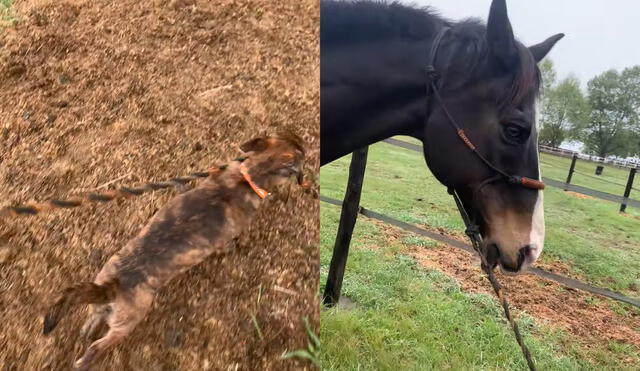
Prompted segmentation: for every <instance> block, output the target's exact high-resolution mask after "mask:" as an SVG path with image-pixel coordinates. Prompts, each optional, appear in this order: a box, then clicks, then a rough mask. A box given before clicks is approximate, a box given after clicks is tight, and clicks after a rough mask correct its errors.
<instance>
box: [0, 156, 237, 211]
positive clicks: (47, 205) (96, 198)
mask: <svg viewBox="0 0 640 371" xmlns="http://www.w3.org/2000/svg"><path fill="white" fill-rule="evenodd" d="M245 159H246V158H245V157H238V158H236V159H234V161H238V162H240V163H242V162H243V161H244V160H245ZM227 166H228V165H227V164H224V165H219V166H215V167H212V168H210V169H209V170H208V171H203V172H195V173H191V174H189V175H186V176H181V177H176V178H171V179H169V180H168V181H165V182H148V183H147V184H145V185H143V186H141V187H120V188H118V189H113V190H108V191H104V192H91V193H88V194H85V195H81V196H77V197H72V198H68V199H65V200H59V199H54V200H49V201H45V202H40V203H32V204H28V205H19V206H7V207H5V208H2V209H0V220H1V219H3V218H5V217H9V216H13V217H15V216H20V215H36V214H40V213H42V212H45V211H49V210H52V209H68V208H73V207H78V206H81V205H83V204H86V203H93V202H101V203H104V202H109V201H113V200H115V199H117V198H122V197H133V196H140V195H142V194H144V193H147V192H151V191H156V190H159V189H165V188H171V187H177V186H181V185H185V184H187V183H189V182H191V181H194V180H196V179H202V178H207V177H209V176H213V175H216V174H218V173H219V172H221V171H223V170H225V169H226V168H227Z"/></svg>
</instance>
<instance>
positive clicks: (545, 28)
mask: <svg viewBox="0 0 640 371" xmlns="http://www.w3.org/2000/svg"><path fill="white" fill-rule="evenodd" d="M401 2H402V3H405V4H416V5H419V6H424V5H431V6H433V7H434V8H436V9H438V10H439V11H440V14H441V15H443V16H444V17H445V18H449V19H453V20H458V19H462V18H467V17H479V18H482V19H483V20H484V21H486V20H487V16H488V14H489V5H490V4H491V0H414V1H411V0H401ZM507 9H508V12H509V19H510V20H511V26H512V27H513V30H514V32H515V35H516V37H517V38H518V39H520V41H522V42H523V43H524V44H525V45H531V44H536V43H538V42H540V41H542V40H544V39H546V38H547V37H549V36H551V35H553V34H556V33H559V32H562V33H564V34H565V37H564V39H562V40H560V41H559V42H558V44H556V46H555V47H554V48H553V50H552V51H551V53H550V54H549V57H550V58H551V59H552V60H553V62H554V63H555V67H556V71H557V72H558V77H559V78H562V77H564V76H566V75H567V74H569V73H574V74H575V75H576V76H578V78H579V79H580V81H581V83H582V86H583V87H586V83H587V81H588V80H589V79H591V78H592V77H594V76H596V75H598V74H600V73H602V72H604V71H606V70H608V69H611V68H615V69H617V70H622V69H624V68H625V67H631V66H634V65H639V64H640V42H639V39H640V1H638V0H609V1H607V0H537V1H530V0H527V1H525V0H510V1H509V0H507Z"/></svg>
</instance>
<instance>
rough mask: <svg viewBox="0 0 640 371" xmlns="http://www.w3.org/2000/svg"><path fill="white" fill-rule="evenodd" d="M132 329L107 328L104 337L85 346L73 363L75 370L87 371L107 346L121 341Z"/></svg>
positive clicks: (109, 346)
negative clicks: (82, 352)
mask: <svg viewBox="0 0 640 371" xmlns="http://www.w3.org/2000/svg"><path fill="white" fill-rule="evenodd" d="M132 329H133V327H131V328H130V329H121V328H120V329H114V328H111V329H109V331H108V332H107V334H106V335H105V336H104V337H102V338H101V339H98V340H96V341H94V342H93V343H92V344H91V345H90V346H89V348H87V350H86V351H85V352H84V355H82V357H81V358H80V359H78V360H77V361H76V363H75V364H74V369H75V370H77V371H87V370H88V369H89V366H90V365H91V364H92V363H93V361H94V360H95V359H96V358H97V357H99V356H100V355H101V354H103V353H104V351H105V350H107V349H108V348H111V347H113V346H114V345H116V344H118V343H119V342H121V341H122V339H124V338H125V336H127V335H128V334H129V332H131V330H132Z"/></svg>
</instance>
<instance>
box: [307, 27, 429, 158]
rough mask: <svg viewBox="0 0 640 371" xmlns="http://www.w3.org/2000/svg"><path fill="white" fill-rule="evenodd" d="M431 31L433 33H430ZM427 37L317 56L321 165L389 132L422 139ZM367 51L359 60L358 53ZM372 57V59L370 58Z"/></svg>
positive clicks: (329, 51) (378, 139) (385, 136)
mask: <svg viewBox="0 0 640 371" xmlns="http://www.w3.org/2000/svg"><path fill="white" fill-rule="evenodd" d="M436 32H437V31H436ZM433 37H434V36H430V37H429V38H428V39H425V40H421V41H404V40H401V41H389V42H388V43H387V44H386V45H384V44H383V43H377V44H372V45H370V46H368V47H367V48H368V49H369V50H367V48H365V47H360V48H358V49H355V48H354V49H355V50H354V49H350V48H340V50H338V51H333V50H331V49H330V48H325V50H328V51H327V52H326V53H325V50H323V53H324V54H321V80H322V85H321V86H322V87H321V103H320V106H321V125H320V128H321V138H322V140H321V163H322V164H323V165H324V164H326V163H328V162H331V161H333V160H335V159H337V158H339V157H341V156H344V155H346V154H349V153H351V152H353V151H354V150H357V149H359V148H362V147H364V146H368V145H371V144H373V143H376V142H379V141H381V140H383V139H386V138H389V137H392V136H395V135H409V136H413V137H416V138H418V139H423V138H422V137H421V136H422V128H423V126H424V122H425V118H426V117H425V115H426V104H427V103H426V75H425V64H426V63H427V54H428V52H429V49H430V48H431V45H432V43H433ZM363 52H364V54H365V55H366V54H367V53H369V54H371V55H372V57H371V58H363V56H361V55H358V53H363ZM374 55H375V57H374Z"/></svg>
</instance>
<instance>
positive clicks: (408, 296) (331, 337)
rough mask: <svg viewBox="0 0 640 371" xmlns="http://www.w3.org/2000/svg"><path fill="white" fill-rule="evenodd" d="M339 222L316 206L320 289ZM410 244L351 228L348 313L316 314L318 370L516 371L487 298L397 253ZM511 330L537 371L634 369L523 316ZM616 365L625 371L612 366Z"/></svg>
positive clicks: (365, 224)
mask: <svg viewBox="0 0 640 371" xmlns="http://www.w3.org/2000/svg"><path fill="white" fill-rule="evenodd" d="M339 215H340V211H339V209H338V208H337V207H335V206H332V205H325V204H323V205H322V208H321V267H322V268H321V280H320V281H321V282H322V283H324V282H325V281H326V275H327V271H328V265H329V261H330V257H331V249H332V246H333V239H334V238H335V233H336V228H337V224H338V220H339ZM414 242H415V241H413V240H412V239H402V240H395V241H391V240H388V239H387V238H386V236H385V232H384V231H383V230H382V229H381V228H380V227H378V226H376V225H375V224H374V223H372V222H371V221H369V220H367V219H366V218H360V219H359V220H358V223H357V226H356V230H355V233H354V239H353V243H352V250H351V254H350V257H349V263H348V266H347V274H346V275H347V279H346V280H345V283H344V287H343V294H344V295H345V296H347V297H349V298H350V299H352V300H353V301H354V302H355V303H356V307H355V308H354V309H350V310H342V309H327V310H323V311H322V313H321V328H322V331H321V339H322V344H323V349H322V360H321V362H322V369H323V370H441V369H450V370H463V369H465V370H469V369H472V370H524V369H526V364H525V363H524V361H523V359H522V356H521V353H520V349H519V348H518V346H517V344H516V342H515V341H514V339H513V334H512V333H511V331H510V328H509V327H508V325H507V324H506V322H504V321H503V320H502V312H501V309H500V307H499V306H498V304H497V302H496V301H495V299H494V298H493V297H491V296H489V295H486V294H468V293H464V292H462V291H461V290H460V286H459V284H458V283H457V282H456V281H455V280H454V279H452V278H449V277H448V276H446V275H444V274H442V273H440V272H439V271H436V270H427V269H423V268H421V267H419V266H418V265H417V264H416V263H415V261H413V259H411V258H409V257H407V256H404V255H402V254H400V253H399V251H400V249H401V248H402V245H403V244H404V243H407V244H411V243H414ZM373 246H375V249H372V248H371V247H373ZM380 246H383V247H380ZM321 289H323V287H321ZM518 322H519V325H520V327H521V329H522V330H523V333H524V336H525V339H526V342H527V345H528V346H529V348H530V350H531V352H532V354H533V357H534V360H535V362H536V364H537V365H538V368H539V369H541V370H577V369H580V370H602V369H609V370H614V369H615V370H621V369H628V370H631V369H633V368H634V367H635V366H638V365H640V356H639V355H638V354H637V352H635V353H634V351H633V350H630V349H629V348H628V347H625V346H622V345H620V344H618V343H610V344H602V345H601V346H596V347H593V346H592V347H583V346H581V345H580V344H579V343H578V342H576V341H575V340H574V339H572V338H571V337H570V336H568V335H567V334H565V333H564V332H562V331H559V330H557V329H554V328H551V327H548V326H544V325H539V324H537V323H536V321H535V320H534V319H533V318H531V317H530V316H528V315H527V314H526V313H519V316H518ZM625 358H626V359H627V360H628V359H630V358H631V359H632V361H631V364H628V363H624V364H623V363H621V361H620V360H621V359H625ZM586 360H590V361H586ZM627 362H628V361H627Z"/></svg>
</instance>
